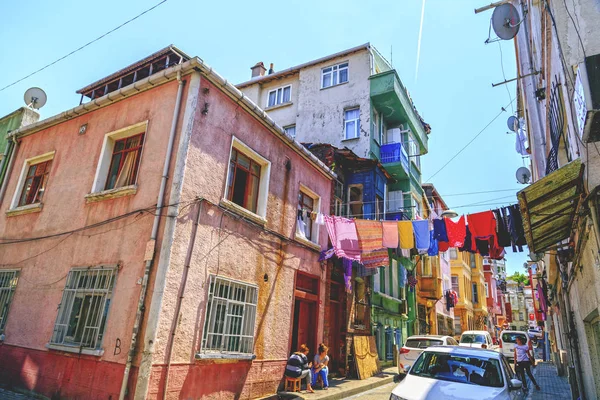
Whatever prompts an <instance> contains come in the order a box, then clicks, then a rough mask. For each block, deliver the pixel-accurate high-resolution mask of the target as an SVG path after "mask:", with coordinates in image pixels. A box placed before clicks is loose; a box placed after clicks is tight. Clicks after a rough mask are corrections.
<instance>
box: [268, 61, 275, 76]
mask: <svg viewBox="0 0 600 400" xmlns="http://www.w3.org/2000/svg"><path fill="white" fill-rule="evenodd" d="M273 72H275V70H274V69H273V63H271V66H270V67H269V75H271V74H272V73H273Z"/></svg>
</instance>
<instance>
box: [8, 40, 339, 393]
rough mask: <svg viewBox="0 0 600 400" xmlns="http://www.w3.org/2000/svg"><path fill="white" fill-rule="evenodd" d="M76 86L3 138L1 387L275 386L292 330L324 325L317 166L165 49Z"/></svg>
mask: <svg viewBox="0 0 600 400" xmlns="http://www.w3.org/2000/svg"><path fill="white" fill-rule="evenodd" d="M79 93H81V94H82V100H83V99H84V98H89V99H90V101H88V102H87V103H83V104H82V105H80V106H78V107H75V108H73V109H71V110H68V111H66V112H63V113H61V114H59V115H57V116H54V117H51V118H48V119H46V120H43V121H40V122H37V123H35V124H32V125H30V126H27V127H24V128H21V129H18V130H16V131H14V132H12V135H13V137H14V138H15V139H16V140H17V141H18V143H19V146H18V147H17V149H16V150H15V151H14V152H13V155H14V156H13V157H12V159H11V160H10V161H9V169H10V171H9V173H8V174H7V179H6V180H5V182H6V185H7V186H6V190H5V192H6V195H5V196H4V197H3V198H1V199H0V210H1V211H2V213H1V214H0V238H1V242H0V246H1V250H0V333H1V332H2V331H3V334H4V341H3V343H2V345H0V365H2V368H0V381H1V382H3V383H5V384H10V385H14V386H18V387H20V388H24V389H28V390H31V391H34V392H38V393H41V394H44V395H46V396H49V397H50V396H55V395H60V396H64V397H68V398H81V399H84V398H85V399H106V398H113V399H116V398H119V397H121V398H136V399H144V398H162V396H163V393H164V392H165V391H166V392H167V397H169V398H200V397H203V396H204V397H205V398H232V399H233V398H242V399H248V398H255V397H260V396H264V395H268V394H271V393H274V392H275V391H276V389H277V386H278V385H279V383H280V381H281V379H282V376H283V371H284V367H285V363H286V360H287V357H288V356H289V353H290V350H292V349H290V343H291V340H290V338H291V332H294V331H296V332H297V331H299V330H307V329H310V330H311V332H313V334H312V335H311V336H310V337H311V339H312V340H313V341H314V342H317V341H319V340H322V337H323V322H322V321H323V312H324V310H323V306H322V303H323V302H322V301H321V294H322V293H325V290H324V289H325V284H326V282H325V274H324V272H323V270H322V268H321V265H320V263H319V261H318V258H319V251H320V249H321V248H322V247H325V246H326V244H327V233H326V230H325V227H324V226H320V225H317V224H316V223H314V221H313V220H312V219H311V216H312V217H314V215H315V214H316V213H318V212H326V210H328V209H329V204H330V191H331V180H332V178H333V177H334V175H333V174H332V173H331V171H330V170H329V169H327V168H326V167H325V166H324V165H323V164H322V163H321V162H320V161H318V160H317V159H316V158H315V157H314V156H313V155H312V154H311V153H310V152H308V151H306V150H305V149H304V148H303V147H302V146H300V145H299V144H298V143H296V142H294V141H293V140H292V139H290V138H289V137H287V136H286V135H285V134H284V131H283V129H282V128H281V127H279V126H277V125H276V124H275V123H274V122H273V121H272V120H271V119H270V118H269V117H268V116H267V115H266V114H265V113H264V112H263V111H262V110H260V109H259V108H258V107H257V106H256V105H255V104H253V103H252V102H251V101H249V100H248V99H247V98H245V97H244V96H243V94H242V93H241V92H239V91H238V90H237V89H236V88H235V87H233V86H232V85H231V84H229V83H227V81H225V80H224V79H223V78H222V77H220V76H219V75H218V74H216V73H215V72H213V71H212V69H211V68H210V67H208V66H207V65H206V64H204V63H203V62H202V61H201V60H200V59H198V58H190V57H188V56H186V55H185V54H184V53H182V52H181V51H179V50H178V49H177V48H175V47H173V46H170V47H168V48H166V49H163V50H161V51H159V52H157V53H155V54H153V55H151V56H149V57H148V58H145V59H143V60H141V61H139V62H137V63H135V64H133V65H130V66H129V67H126V68H124V69H123V70H121V71H119V72H117V73H115V74H113V75H111V76H109V77H106V78H104V79H102V80H100V81H98V82H96V83H94V84H91V85H89V86H88V87H86V88H84V89H82V90H80V91H79ZM0 193H1V191H0ZM299 201H300V202H301V204H300V203H299ZM299 211H300V212H299ZM298 219H301V220H302V223H297V221H298ZM297 226H300V228H298V229H297ZM300 278H301V279H300ZM307 292H312V293H309V294H310V295H304V293H307ZM298 297H307V298H310V299H312V301H313V302H314V307H312V308H309V309H308V310H309V311H308V312H309V313H311V315H309V317H308V320H309V321H314V322H313V324H312V325H311V326H309V327H305V326H298V324H299V322H298V321H297V320H295V319H294V318H293V316H294V310H293V309H294V304H295V299H297V298H298ZM2 310H7V311H6V312H3V311H2Z"/></svg>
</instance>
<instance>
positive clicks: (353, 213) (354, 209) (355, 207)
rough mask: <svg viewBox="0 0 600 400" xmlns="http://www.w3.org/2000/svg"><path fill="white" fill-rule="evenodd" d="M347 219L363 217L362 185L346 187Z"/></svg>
mask: <svg viewBox="0 0 600 400" xmlns="http://www.w3.org/2000/svg"><path fill="white" fill-rule="evenodd" d="M348 217H349V218H362V217H363V185H350V186H349V187H348Z"/></svg>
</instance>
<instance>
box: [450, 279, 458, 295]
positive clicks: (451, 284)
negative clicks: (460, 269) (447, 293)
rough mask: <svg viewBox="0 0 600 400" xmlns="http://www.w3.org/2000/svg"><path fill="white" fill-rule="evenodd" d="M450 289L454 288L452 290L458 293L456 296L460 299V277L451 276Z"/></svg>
mask: <svg viewBox="0 0 600 400" xmlns="http://www.w3.org/2000/svg"><path fill="white" fill-rule="evenodd" d="M454 278H456V289H455V287H454ZM450 287H451V288H452V290H454V291H455V292H456V294H457V295H458V297H459V298H460V279H459V276H458V275H451V276H450Z"/></svg>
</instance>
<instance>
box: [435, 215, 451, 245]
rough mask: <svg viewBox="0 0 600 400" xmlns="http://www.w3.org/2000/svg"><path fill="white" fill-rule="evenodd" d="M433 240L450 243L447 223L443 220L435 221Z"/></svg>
mask: <svg viewBox="0 0 600 400" xmlns="http://www.w3.org/2000/svg"><path fill="white" fill-rule="evenodd" d="M433 238H434V239H435V240H437V241H438V242H447V241H448V232H446V222H445V221H444V219H443V218H439V219H434V220H433Z"/></svg>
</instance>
